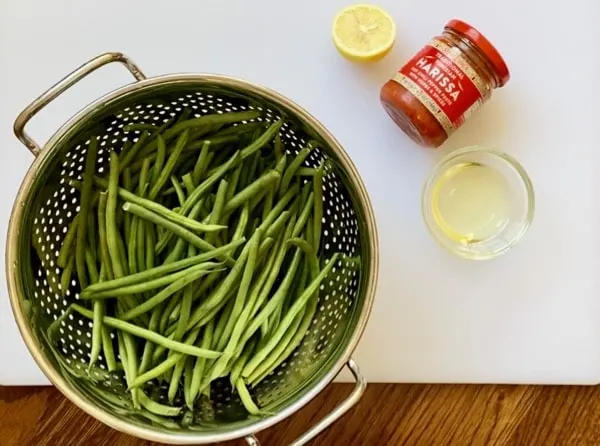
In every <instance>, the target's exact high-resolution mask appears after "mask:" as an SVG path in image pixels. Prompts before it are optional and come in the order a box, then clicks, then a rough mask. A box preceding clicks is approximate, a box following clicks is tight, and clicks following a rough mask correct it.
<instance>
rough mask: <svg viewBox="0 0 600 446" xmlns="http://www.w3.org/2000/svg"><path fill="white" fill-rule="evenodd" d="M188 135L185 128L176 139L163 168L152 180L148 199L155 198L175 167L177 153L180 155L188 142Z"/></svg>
mask: <svg viewBox="0 0 600 446" xmlns="http://www.w3.org/2000/svg"><path fill="white" fill-rule="evenodd" d="M188 137H189V131H187V130H185V131H184V132H183V133H182V134H181V135H180V136H179V138H178V139H177V143H176V144H175V149H173V151H172V152H171V154H170V155H169V159H168V160H167V163H166V164H165V166H164V168H163V169H162V170H161V171H160V173H159V175H158V176H157V177H156V180H154V184H153V185H152V188H151V189H150V193H149V195H148V198H149V199H150V200H154V199H155V198H156V196H157V195H158V193H159V192H160V190H161V189H162V188H163V186H164V185H165V183H166V182H167V180H168V179H169V177H170V176H171V172H172V171H173V169H174V168H175V164H176V163H177V160H178V158H179V155H181V152H182V151H183V148H184V147H185V145H186V144H187V142H188Z"/></svg>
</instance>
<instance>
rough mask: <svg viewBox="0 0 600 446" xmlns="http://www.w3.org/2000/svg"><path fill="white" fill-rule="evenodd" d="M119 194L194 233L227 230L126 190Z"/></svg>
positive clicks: (99, 181) (124, 198) (97, 180)
mask: <svg viewBox="0 0 600 446" xmlns="http://www.w3.org/2000/svg"><path fill="white" fill-rule="evenodd" d="M95 182H96V184H98V185H99V186H106V185H107V182H106V181H105V180H103V179H101V178H95ZM117 192H118V194H119V196H120V197H121V198H122V199H123V200H126V201H129V202H131V203H135V204H137V205H138V206H141V207H143V208H145V209H147V210H149V211H152V212H155V213H157V214H159V215H161V216H163V217H164V218H166V219H168V220H170V221H172V222H174V223H177V224H179V225H181V226H183V227H185V228H187V229H190V230H192V231H200V232H211V231H220V230H222V229H224V228H225V226H219V225H205V224H202V223H200V222H197V221H195V220H194V219H192V218H188V217H186V216H184V215H181V214H180V213H178V212H175V211H172V210H171V209H169V208H167V207H165V206H163V205H161V204H159V203H157V202H155V201H152V200H149V199H147V198H143V197H140V196H138V195H135V194H132V193H131V192H129V191H128V190H126V189H123V188H118V189H117Z"/></svg>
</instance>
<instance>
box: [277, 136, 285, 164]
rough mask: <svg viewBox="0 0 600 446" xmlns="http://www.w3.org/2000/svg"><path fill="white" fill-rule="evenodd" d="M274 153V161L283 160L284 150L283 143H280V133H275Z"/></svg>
mask: <svg viewBox="0 0 600 446" xmlns="http://www.w3.org/2000/svg"><path fill="white" fill-rule="evenodd" d="M274 151H275V159H277V160H280V159H281V158H283V157H284V156H285V149H284V147H283V141H281V133H280V132H277V134H276V135H275V144H274Z"/></svg>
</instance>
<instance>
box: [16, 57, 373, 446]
mask: <svg viewBox="0 0 600 446" xmlns="http://www.w3.org/2000/svg"><path fill="white" fill-rule="evenodd" d="M110 62H120V63H122V64H123V65H125V66H126V67H127V68H128V69H129V70H130V71H131V73H132V74H133V75H134V77H135V78H136V80H137V81H136V82H134V83H132V84H130V85H127V86H125V87H122V88H120V89H118V90H116V91H114V92H112V93H110V94H108V95H106V96H104V97H102V98H100V99H98V100H97V101H96V102H94V103H93V104H91V105H89V106H88V107H86V108H85V109H83V110H82V111H80V112H79V113H78V114H77V115H75V116H74V117H73V118H72V119H71V120H70V121H69V122H67V123H66V124H65V125H64V126H63V127H62V128H61V129H59V130H58V132H56V134H54V136H52V138H51V139H50V140H49V141H48V143H47V144H46V145H45V146H44V147H43V148H41V147H40V146H38V145H37V144H36V142H35V141H33V140H32V139H31V138H30V137H29V136H28V135H27V134H26V132H25V131H24V127H25V124H26V123H27V122H28V121H29V119H31V117H33V115H35V114H36V113H37V112H38V111H39V110H41V109H42V108H43V107H44V106H45V105H47V104H48V103H49V102H50V101H52V100H53V99H54V98H56V97H57V96H58V95H60V94H61V93H62V92H63V91H65V90H66V89H67V88H68V87H70V86H71V85H73V84H74V83H76V82H77V81H79V80H80V79H82V78H83V77H85V76H86V75H87V74H89V73H91V72H92V71H94V70H95V69H97V68H99V67H101V66H102V65H105V64H107V63H110ZM250 108H258V109H260V110H262V111H263V117H264V118H259V119H264V120H267V121H275V120H277V119H279V118H280V117H284V118H285V122H286V124H285V125H284V126H283V127H282V129H281V138H282V139H283V141H284V142H285V146H286V147H287V149H288V152H295V153H297V152H298V150H299V149H301V148H302V147H304V146H305V144H306V142H307V141H308V140H309V139H310V140H315V141H317V142H318V148H316V149H315V150H313V151H312V152H311V155H310V157H309V158H308V159H307V160H306V161H305V166H306V167H317V166H318V165H319V164H320V163H321V162H322V161H323V160H324V159H328V160H329V161H330V163H331V165H332V166H333V169H332V170H331V171H330V173H329V174H328V175H327V176H326V177H325V179H324V184H323V194H324V213H323V232H322V239H323V247H324V255H325V256H326V257H329V256H330V255H331V254H332V253H333V252H341V253H344V254H348V255H351V256H360V258H361V262H360V266H359V267H354V268H353V267H350V266H348V264H346V263H342V262H341V261H340V263H339V264H338V265H336V266H335V268H334V269H333V270H332V273H331V274H330V275H329V276H328V278H327V280H326V281H325V282H324V283H323V285H322V286H321V293H320V301H319V308H318V311H317V313H316V315H315V318H314V320H313V324H312V326H311V327H310V330H309V332H308V334H307V335H306V337H305V338H304V340H303V342H302V344H301V345H300V346H299V347H298V348H297V349H296V351H295V352H294V353H293V354H292V356H291V357H290V359H289V360H287V361H286V362H285V363H283V364H282V365H281V366H280V367H279V368H278V369H276V370H275V371H274V372H273V373H271V375H270V376H268V377H267V378H266V379H265V380H264V381H262V382H261V383H260V385H258V386H257V387H256V388H255V389H253V397H254V399H255V401H256V402H257V403H258V404H259V405H260V406H261V407H265V408H268V410H269V412H270V413H272V414H273V415H270V416H268V417H266V418H258V417H249V416H248V415H247V413H246V412H245V411H244V410H243V406H242V405H241V403H240V401H239V399H238V397H237V395H236V394H235V393H234V392H232V389H231V388H230V387H229V384H228V382H227V381H226V380H223V381H222V382H217V383H215V384H213V388H212V390H211V397H210V402H208V401H207V402H206V404H204V405H203V407H201V408H200V409H198V410H197V411H196V412H195V413H194V420H193V426H196V427H194V428H182V427H180V426H178V425H173V426H171V425H169V424H166V425H165V424H164V423H163V424H158V423H157V422H156V420H151V419H147V418H145V417H144V416H141V415H139V414H138V413H136V412H135V411H132V410H127V409H126V407H127V401H128V394H127V392H126V385H125V381H124V377H123V375H122V373H119V372H114V373H108V372H107V371H106V369H105V366H104V363H103V360H102V358H100V361H99V364H101V365H100V368H101V369H100V371H99V372H98V373H97V374H96V375H97V376H96V381H97V383H96V384H95V385H89V384H88V383H84V382H82V380H78V379H77V375H78V374H84V373H86V368H87V365H88V361H89V355H90V348H91V325H92V324H91V322H90V321H88V320H85V319H83V318H80V317H79V316H78V315H76V314H70V315H69V317H68V318H66V319H65V320H63V321H62V322H60V323H59V326H58V328H57V337H56V339H55V338H53V339H52V341H51V340H50V339H49V337H48V336H47V330H48V327H49V326H50V324H52V323H53V322H54V321H56V320H57V319H58V318H59V317H60V316H61V315H62V314H63V313H64V312H65V309H66V308H67V307H68V306H69V305H70V304H71V303H72V302H74V301H76V300H77V299H79V291H80V287H79V284H78V283H77V281H76V280H75V279H73V280H72V282H71V283H70V285H69V287H68V289H66V290H62V289H61V287H60V285H59V284H60V273H61V271H60V269H58V266H57V265H56V259H57V256H58V250H59V249H60V246H61V244H62V239H63V238H64V236H65V234H66V232H67V227H68V225H69V223H70V221H71V220H72V218H73V216H74V215H75V213H76V212H77V211H78V206H79V204H80V203H79V199H80V197H79V191H77V190H75V189H74V188H72V187H71V186H70V185H69V184H68V181H67V180H66V179H65V177H70V178H77V177H79V178H80V177H81V173H82V171H83V168H84V161H85V156H84V152H85V149H86V147H87V144H89V140H90V137H91V136H93V135H99V136H100V138H101V139H100V147H99V149H100V150H99V152H98V163H97V172H98V173H99V174H101V173H103V172H106V171H107V167H108V159H109V156H108V155H109V153H110V152H111V151H116V152H119V151H121V150H122V148H123V146H124V144H126V143H127V142H128V141H129V140H130V139H132V138H134V137H135V135H134V134H132V133H131V132H129V133H127V134H126V133H125V132H124V131H123V127H124V126H125V125H127V124H129V123H151V124H161V123H163V122H166V121H167V120H169V119H171V118H173V117H177V116H178V115H180V114H181V113H183V112H184V110H187V111H188V112H189V113H191V115H193V116H201V115H204V114H209V113H219V112H227V111H232V110H233V111H236V110H238V111H239V110H247V109H250ZM15 133H16V135H17V136H18V137H19V139H20V140H21V141H22V142H23V143H24V144H25V145H26V146H27V147H28V148H29V149H30V150H31V152H32V153H33V154H34V155H35V156H36V159H35V161H34V163H33V165H32V166H31V168H30V169H29V171H28V173H27V175H26V177H25V179H24V181H23V183H22V185H21V187H20V190H19V193H18V196H17V199H16V202H15V205H14V208H13V211H12V215H11V220H10V227H9V234H8V244H7V262H6V268H7V277H8V284H9V293H10V298H11V303H12V307H13V311H14V314H15V318H16V320H17V323H18V326H19V329H20V331H21V334H22V336H23V338H24V339H25V341H26V344H27V346H28V348H29V350H30V352H31V354H32V355H33V357H34V358H35V360H36V361H37V363H38V365H39V366H40V367H41V369H42V370H43V372H44V373H45V374H46V375H47V376H48V378H49V379H50V380H51V381H52V382H53V383H54V384H55V385H56V386H57V387H58V388H59V389H60V390H61V391H62V392H63V393H64V394H65V395H66V397H68V398H69V399H70V400H71V401H73V402H74V403H75V404H77V405H78V406H79V407H81V408H82V409H83V410H85V411H86V412H88V413H89V414H91V415H92V416H94V417H96V418H97V419H99V420H101V421H103V422H104V423H106V424H108V425H110V426H113V427H115V428H117V429H119V430H122V431H124V432H127V433H129V434H132V435H136V436H138V437H142V438H146V439H150V440H155V441H161V442H165V443H173V444H202V443H210V442H218V441H224V440H229V439H233V438H240V437H246V439H247V441H248V442H249V443H250V444H258V441H257V440H256V437H254V435H253V434H254V433H256V432H258V431H260V430H262V429H264V428H266V427H269V426H271V425H273V424H275V423H277V422H278V421H280V420H282V419H283V418H285V417H287V416H289V415H290V414H292V413H293V412H295V411H296V410H298V409H299V408H300V407H302V406H303V405H305V404H306V403H307V402H308V401H310V400H311V399H312V398H313V397H314V396H315V395H316V394H317V393H318V392H319V391H320V390H322V389H323V387H324V386H326V385H327V384H328V383H329V382H330V381H331V380H332V379H333V378H334V377H335V376H336V375H337V373H339V371H340V370H341V368H342V367H343V366H344V365H345V364H346V365H348V366H349V368H350V370H351V372H352V373H353V375H354V376H355V378H356V381H357V384H356V387H355V389H354V391H353V392H352V394H351V395H350V396H349V398H348V399H347V400H346V401H344V402H343V403H342V404H341V405H340V406H339V407H338V408H337V409H335V410H334V411H333V412H332V413H331V414H330V415H328V416H327V417H326V418H325V419H323V420H321V421H320V422H319V423H318V424H317V425H316V426H314V427H313V428H312V429H311V430H309V431H308V432H307V433H306V434H304V435H303V436H302V437H300V438H299V439H297V440H296V442H295V444H303V443H305V442H307V441H309V440H310V439H311V438H313V437H314V436H316V435H317V434H318V433H319V432H320V431H322V430H323V429H325V428H326V427H327V426H328V425H330V424H331V423H332V422H333V421H335V420H336V419H337V418H339V417H340V416H341V415H342V414H343V413H345V412H346V411H347V410H348V409H349V408H350V407H351V406H352V405H354V404H355V403H356V402H357V401H358V399H359V398H360V396H361V395H362V393H363V391H364V388H365V381H364V379H363V378H362V377H361V376H360V374H359V371H358V368H357V367H356V365H355V364H354V362H353V361H352V360H351V359H350V355H351V353H352V351H353V350H354V348H355V346H356V344H357V342H358V340H359V338H360V336H361V334H362V332H363V329H364V326H365V324H366V321H367V318H368V315H369V312H370V309H371V304H372V300H373V297H374V293H375V287H376V280H377V267H378V262H377V237H376V228H375V223H374V218H373V211H372V209H371V205H370V202H369V199H368V197H367V194H366V191H365V188H364V186H363V184H362V182H361V180H360V178H359V175H358V173H357V171H356V169H355V167H354V166H353V164H352V163H351V161H350V159H349V158H348V156H347V155H346V153H345V152H344V150H343V149H342V147H341V146H340V145H339V143H338V142H337V141H336V140H335V139H334V138H333V137H332V136H331V135H330V134H329V132H328V131H327V130H326V129H325V128H323V126H322V125H321V124H319V123H318V122H317V121H316V120H315V119H314V118H313V117H312V116H310V115H309V114H308V113H306V112H305V111H304V110H303V109H301V108H300V107H298V106H297V105H295V104H294V103H292V102H291V101H289V100H288V99H286V98H284V97H282V96H281V95H279V94H277V93H275V92H273V91H271V90H268V89H265V88H263V87H259V86H256V85H253V84H250V83H248V82H245V81H241V80H238V79H233V78H230V77H223V76H214V75H202V74H197V75H168V76H159V77H154V78H149V79H146V78H145V76H144V75H143V74H142V73H141V71H140V70H139V69H138V68H137V67H136V66H135V65H134V64H133V63H132V62H131V61H130V60H129V59H128V58H127V57H125V56H124V55H122V54H120V53H107V54H103V55H101V56H99V57H97V58H95V59H93V60H91V61H90V62H88V63H86V64H84V65H82V66H81V67H80V68H79V69H77V70H75V71H74V72H73V73H71V74H70V75H68V76H67V77H66V78H65V79H63V80H62V81H60V82H59V83H58V84H56V85H55V86H54V87H52V88H51V89H50V90H48V91H47V92H46V93H44V94H43V95H42V96H40V97H39V98H38V99H36V100H35V101H34V102H33V103H32V104H31V105H30V106H29V107H27V108H26V109H25V110H24V111H23V112H22V113H21V114H20V115H19V117H18V118H17V120H16V122H15ZM74 277H75V276H74ZM155 392H156V395H157V396H158V397H159V398H165V399H166V389H163V388H160V387H157V388H156V389H155ZM124 407H125V408H124Z"/></svg>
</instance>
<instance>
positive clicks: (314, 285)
mask: <svg viewBox="0 0 600 446" xmlns="http://www.w3.org/2000/svg"><path fill="white" fill-rule="evenodd" d="M337 258H338V254H337V253H336V254H334V255H333V256H332V257H331V259H329V262H328V263H327V265H325V267H324V268H323V269H322V270H321V272H320V273H319V275H318V276H317V277H316V278H315V279H314V280H313V281H312V282H311V283H310V285H309V286H308V287H307V288H306V289H305V290H304V292H303V293H302V295H300V297H298V299H296V301H295V302H294V304H293V305H292V307H291V308H290V310H289V311H288V312H287V313H286V315H285V317H284V319H283V321H282V322H281V324H279V327H278V328H277V330H276V331H275V333H273V335H272V336H271V337H270V339H269V342H268V343H267V344H266V345H265V346H264V347H263V348H261V349H260V350H259V351H257V352H256V354H255V355H254V356H253V357H252V359H251V360H250V362H248V364H246V366H245V367H244V370H243V372H242V376H243V377H244V378H248V377H249V376H250V375H251V374H252V373H253V372H254V370H255V369H256V368H257V367H258V366H259V365H260V364H261V363H262V362H263V361H264V360H265V358H266V357H267V356H268V355H269V353H270V352H271V351H272V350H273V349H274V348H275V347H276V346H277V344H278V343H279V342H280V341H281V339H282V338H283V336H284V335H285V332H286V330H287V329H288V328H289V327H290V325H291V324H292V322H293V320H294V318H295V317H296V315H297V314H298V313H299V312H300V310H301V309H302V308H304V307H305V306H306V304H307V302H308V300H309V299H310V298H311V297H312V296H313V295H314V293H316V292H317V290H318V289H319V286H320V285H321V282H322V281H323V280H324V279H325V278H326V277H327V275H328V274H329V273H330V272H331V269H332V268H333V266H334V265H335V263H336V261H337Z"/></svg>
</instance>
